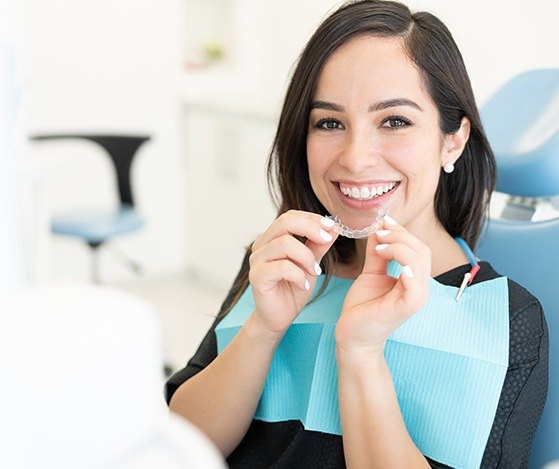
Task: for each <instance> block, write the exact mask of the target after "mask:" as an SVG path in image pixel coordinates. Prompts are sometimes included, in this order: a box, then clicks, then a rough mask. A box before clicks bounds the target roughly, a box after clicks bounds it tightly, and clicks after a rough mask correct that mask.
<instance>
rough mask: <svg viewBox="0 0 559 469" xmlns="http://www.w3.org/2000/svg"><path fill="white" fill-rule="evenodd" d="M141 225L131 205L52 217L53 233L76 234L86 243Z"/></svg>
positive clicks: (102, 240)
mask: <svg viewBox="0 0 559 469" xmlns="http://www.w3.org/2000/svg"><path fill="white" fill-rule="evenodd" d="M142 226H143V221H142V219H141V218H140V216H139V215H138V214H137V213H136V212H135V210H134V209H133V208H132V207H129V206H122V207H120V208H119V209H116V210H113V211H80V212H76V213H72V214H66V215H59V216H56V217H53V219H52V222H51V229H52V232H53V233H56V234H60V235H66V236H76V237H78V238H81V239H83V240H84V241H87V242H88V243H93V244H101V243H103V242H105V241H106V240H108V239H111V238H113V237H115V236H118V235H122V234H125V233H131V232H133V231H136V230H138V229H139V228H141V227H142Z"/></svg>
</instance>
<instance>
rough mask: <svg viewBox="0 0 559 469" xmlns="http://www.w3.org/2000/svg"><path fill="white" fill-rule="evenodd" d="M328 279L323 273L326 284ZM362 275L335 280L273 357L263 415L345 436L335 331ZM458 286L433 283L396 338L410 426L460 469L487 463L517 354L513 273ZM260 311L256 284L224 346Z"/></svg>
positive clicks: (220, 329)
mask: <svg viewBox="0 0 559 469" xmlns="http://www.w3.org/2000/svg"><path fill="white" fill-rule="evenodd" d="M323 281H324V276H319V277H318V281H317V285H316V288H315V291H316V289H318V288H320V285H321V284H322V283H323ZM352 283H353V280H351V279H342V278H338V277H333V278H332V279H331V281H330V283H329V284H328V286H327V288H326V290H325V292H324V293H323V294H322V295H320V297H318V298H317V299H316V300H315V301H313V302H312V303H310V304H308V305H307V306H305V308H303V310H302V311H301V313H300V314H299V316H298V317H297V319H296V320H295V321H294V322H293V324H292V325H291V326H290V328H289V329H288V330H287V332H286V333H285V335H284V337H283V339H282V341H281V343H280V344H279V345H278V347H277V349H276V352H275V354H274V358H273V360H272V364H271V368H270V373H269V375H268V379H267V381H266V384H265V387H264V390H263V392H262V396H261V399H260V403H259V405H258V408H257V410H256V413H255V416H254V418H255V419H258V420H263V421H266V422H278V421H287V420H299V421H301V422H302V423H303V425H304V427H305V428H306V429H307V430H314V431H320V432H325V433H331V434H335V435H341V434H342V430H341V423H340V414H339V406H338V373H337V365H336V357H335V343H334V328H335V325H336V322H337V320H338V318H339V315H340V312H341V308H342V304H343V301H344V298H345V296H346V294H347V292H348V290H349V288H350V287H351V285H352ZM457 290H458V289H457V288H456V287H450V286H445V285H442V284H440V283H439V282H437V281H436V280H434V279H429V301H428V303H427V304H426V305H425V306H424V307H423V308H422V309H421V310H419V311H418V312H417V313H416V314H415V315H414V316H412V317H411V318H410V319H409V320H408V321H407V322H406V323H404V324H403V325H402V326H400V327H399V328H398V329H397V330H396V331H395V332H394V333H393V334H392V335H391V336H390V337H389V339H388V341H387V343H386V347H385V358H386V361H387V363H388V366H389V368H390V372H391V374H392V378H393V381H394V386H395V389H396V393H397V396H398V402H399V404H400V408H401V411H402V415H403V418H404V421H405V423H406V427H407V429H408V432H409V433H410V436H411V437H412V439H413V441H414V442H415V444H416V445H417V447H418V448H419V449H420V451H422V453H423V454H425V455H426V456H428V457H430V458H432V459H434V460H436V461H438V462H441V463H443V464H446V465H449V466H452V467H456V468H477V467H479V466H480V463H481V460H482V456H483V452H484V450H485V446H486V444H487V439H488V437H489V433H490V431H491V427H492V424H493V420H494V417H495V413H496V410H497V404H498V402H499V397H500V394H501V390H502V387H503V382H504V379H505V374H506V371H507V367H508V360H509V304H508V284H507V279H506V278H505V277H500V278H497V279H493V280H488V281H484V282H480V283H478V284H473V285H471V286H470V287H468V288H467V290H466V292H465V293H464V295H463V296H462V298H461V300H460V301H459V302H457V301H456V300H455V296H456V292H457ZM253 310H254V299H253V295H252V289H251V287H250V286H249V287H248V288H247V290H246V291H245V292H244V293H243V295H242V296H241V298H240V299H239V301H238V302H237V304H236V305H235V306H234V307H233V309H232V310H231V311H230V312H229V314H228V315H227V316H225V318H224V319H223V320H222V321H221V323H220V324H219V325H218V326H217V327H216V336H217V343H218V351H219V352H221V351H222V350H223V349H224V348H225V347H226V346H227V344H228V343H229V342H230V341H231V339H232V338H233V337H234V336H235V334H236V333H237V332H238V330H239V329H240V328H241V326H242V325H243V323H244V321H245V320H246V319H247V317H248V316H249V315H250V314H251V313H252V311H253Z"/></svg>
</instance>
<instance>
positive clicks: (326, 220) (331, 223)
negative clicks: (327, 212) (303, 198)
mask: <svg viewBox="0 0 559 469" xmlns="http://www.w3.org/2000/svg"><path fill="white" fill-rule="evenodd" d="M320 223H322V225H323V226H325V227H326V228H332V227H333V226H334V225H335V224H336V222H335V221H334V220H332V219H331V218H328V217H322V218H321V219H320Z"/></svg>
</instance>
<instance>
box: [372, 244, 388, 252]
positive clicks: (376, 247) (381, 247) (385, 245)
mask: <svg viewBox="0 0 559 469" xmlns="http://www.w3.org/2000/svg"><path fill="white" fill-rule="evenodd" d="M388 246H390V244H377V245H376V246H375V251H382V250H383V249H386V248H387V247H388Z"/></svg>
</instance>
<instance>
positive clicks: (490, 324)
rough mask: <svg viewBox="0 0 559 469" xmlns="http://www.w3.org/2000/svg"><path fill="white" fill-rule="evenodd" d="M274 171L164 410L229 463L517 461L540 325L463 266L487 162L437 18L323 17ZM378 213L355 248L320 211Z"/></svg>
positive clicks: (290, 98) (536, 370)
mask: <svg viewBox="0 0 559 469" xmlns="http://www.w3.org/2000/svg"><path fill="white" fill-rule="evenodd" d="M269 177H270V182H271V183H272V186H274V187H275V188H276V193H277V200H278V205H279V210H278V215H277V218H276V219H275V220H274V221H273V222H272V223H271V224H270V226H269V227H268V229H267V230H266V231H265V232H264V233H263V234H262V235H261V236H260V237H259V238H258V239H256V241H254V243H253V244H252V246H251V248H250V252H249V253H247V256H246V257H245V260H244V262H243V265H242V268H241V271H240V272H239V274H238V277H237V279H236V281H235V283H234V285H233V287H232V289H231V291H230V293H229V295H228V297H227V298H226V300H225V302H224V303H223V306H222V309H221V313H220V315H219V317H218V319H217V320H216V322H215V324H214V325H213V326H212V328H211V330H210V331H209V332H208V335H207V336H206V337H205V339H204V341H203V342H202V344H201V346H200V348H199V350H198V352H197V353H196V355H195V356H194V357H193V358H192V359H191V360H190V361H189V363H188V365H187V366H186V367H185V368H184V369H183V370H181V371H179V372H178V373H176V374H175V375H174V376H173V377H171V378H170V380H169V382H168V383H167V388H166V390H167V399H168V401H169V403H170V407H171V409H172V410H173V411H175V412H178V413H180V414H181V415H183V416H185V417H187V418H189V419H191V420H192V421H193V422H195V423H196V424H197V425H199V426H200V427H201V428H202V429H203V430H204V431H205V432H206V433H207V434H208V435H209V436H210V437H211V438H212V439H213V440H214V442H215V443H216V444H217V446H218V447H219V448H220V449H221V451H222V452H223V453H224V455H226V456H228V463H229V464H230V466H231V467H272V466H273V467H332V468H333V467H346V466H347V467H405V468H413V467H429V466H431V467H465V468H474V467H480V465H481V466H482V467H484V468H486V467H519V466H520V467H522V466H525V465H526V463H527V459H528V457H529V454H530V447H531V442H532V438H533V434H534V431H535V428H536V427H537V423H538V421H539V418H540V415H541V412H542V408H543V403H544V401H545V394H546V387H547V354H548V351H547V346H548V345H547V331H546V325H545V320H544V317H543V313H542V310H541V306H540V304H539V303H538V301H537V300H536V299H535V298H534V297H533V296H532V295H530V294H529V293H528V292H527V291H526V290H524V289H523V288H522V287H520V286H519V285H518V284H516V283H515V282H513V281H512V280H509V279H507V278H505V277H502V276H500V275H499V274H498V273H497V272H495V271H494V270H493V269H492V268H491V266H490V265H489V264H488V263H486V262H480V263H477V261H476V260H475V259H473V260H472V259H471V257H472V256H471V255H470V254H471V250H470V248H469V247H468V245H469V246H472V247H474V246H475V244H476V242H477V239H478V237H479V234H480V230H481V227H482V224H483V221H484V215H485V213H486V212H487V204H488V201H489V196H490V194H491V192H492V190H493V187H494V181H495V160H494V157H493V153H492V151H491V148H490V146H489V144H488V142H487V139H486V137H485V134H484V131H483V128H482V126H481V123H480V118H479V114H478V110H477V108H476V105H475V100H474V96H473V92H472V89H471V86H470V82H469V79H468V75H467V73H466V69H465V66H464V63H463V60H462V57H461V55H460V52H459V51H458V49H457V47H456V44H455V43H454V40H453V38H452V36H451V34H450V32H449V31H448V30H447V28H446V27H445V26H444V25H443V24H442V23H441V22H440V20H438V19H437V18H436V17H435V16H433V15H432V14H429V13H423V12H420V13H414V14H412V13H411V12H410V11H409V9H408V8H407V7H406V6H405V5H403V4H401V3H397V2H388V1H379V0H361V1H353V2H350V3H347V4H345V5H343V6H342V7H340V8H339V9H338V10H337V11H336V12H334V13H333V14H332V15H331V16H330V17H328V18H327V19H326V20H325V21H324V22H323V23H322V24H321V25H320V26H319V28H318V29H317V31H316V32H315V33H314V35H313V36H312V37H311V39H310V41H309V42H308V44H307V45H306V47H305V49H304V50H303V53H302V54H301V57H300V59H299V62H298V65H297V67H296V68H295V70H294V73H293V77H292V79H291V83H290V86H289V88H288V90H287V95H286V98H285V102H284V105H283V109H282V113H281V117H280V121H279V125H278V130H277V133H276V137H275V141H274V145H273V149H272V153H271V156H270V160H269ZM387 209H389V210H390V216H384V217H383V218H382V220H381V222H380V223H379V224H378V227H376V228H378V230H376V231H374V232H371V233H370V235H369V236H368V237H367V238H366V239H353V238H355V237H351V238H349V237H345V236H340V232H341V233H342V235H343V234H345V233H344V232H343V230H342V231H340V230H339V229H337V227H336V226H335V223H334V220H333V219H332V217H333V216H334V217H336V218H335V219H336V220H339V223H341V224H343V225H345V226H346V227H347V228H348V231H350V230H351V231H352V232H353V231H355V230H357V231H362V230H363V229H366V228H367V227H368V226H370V225H371V223H372V222H374V221H375V217H376V216H377V213H379V211H381V210H385V211H386V210H387ZM470 262H473V263H474V264H475V268H476V272H475V273H476V274H477V275H475V280H473V277H472V276H471V272H472V266H471V265H470ZM467 275H470V277H467ZM464 278H466V279H467V280H468V281H469V282H470V286H469V287H468V288H467V289H466V290H465V291H462V292H461V296H460V301H457V300H456V299H455V298H456V297H457V293H458V291H459V289H460V286H461V285H462V283H463V279H464ZM313 292H314V293H313Z"/></svg>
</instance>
